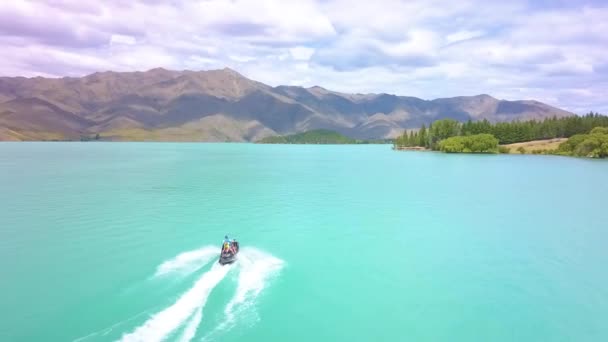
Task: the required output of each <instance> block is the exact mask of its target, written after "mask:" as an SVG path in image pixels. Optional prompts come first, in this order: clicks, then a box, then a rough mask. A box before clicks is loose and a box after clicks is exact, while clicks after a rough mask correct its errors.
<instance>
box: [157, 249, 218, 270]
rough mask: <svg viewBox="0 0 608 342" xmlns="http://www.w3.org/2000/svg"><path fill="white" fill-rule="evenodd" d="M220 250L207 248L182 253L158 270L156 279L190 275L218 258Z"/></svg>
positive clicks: (161, 265) (164, 263) (160, 266)
mask: <svg viewBox="0 0 608 342" xmlns="http://www.w3.org/2000/svg"><path fill="white" fill-rule="evenodd" d="M218 254H219V248H218V247H216V246H205V247H202V248H199V249H196V250H193V251H188V252H184V253H181V254H179V255H177V256H175V257H174V258H172V259H170V260H167V261H165V262H163V263H162V264H160V265H159V266H158V267H157V268H156V273H155V274H154V276H155V277H159V276H164V275H167V274H170V273H175V272H178V273H182V274H189V273H192V272H194V271H196V270H198V269H199V268H201V267H203V266H205V265H206V264H207V263H208V262H209V261H211V260H212V259H214V258H216V257H217V256H218Z"/></svg>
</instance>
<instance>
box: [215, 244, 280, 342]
mask: <svg viewBox="0 0 608 342" xmlns="http://www.w3.org/2000/svg"><path fill="white" fill-rule="evenodd" d="M284 264H285V262H284V261H283V260H281V259H279V258H276V257H274V256H272V255H270V254H268V253H265V252H263V251H261V250H259V249H256V248H251V247H247V248H244V249H243V250H242V251H241V252H240V253H239V260H238V268H239V277H238V284H237V288H236V292H235V294H234V296H233V297H232V298H231V299H230V301H229V302H228V304H227V305H226V307H225V309H224V315H225V319H224V321H223V322H222V323H221V324H220V325H219V326H217V327H216V328H215V329H214V330H213V331H212V332H211V333H209V334H208V335H207V336H206V337H205V338H204V340H211V339H212V336H213V334H214V333H218V332H221V331H223V330H226V329H229V328H231V327H232V326H233V325H234V324H236V316H237V315H238V314H239V313H243V312H245V311H247V310H250V309H251V308H252V306H253V305H254V304H255V301H256V298H257V297H258V295H259V294H260V293H261V292H262V290H264V288H265V287H266V286H267V285H268V282H269V280H270V278H271V277H272V276H274V275H276V274H277V273H278V272H279V271H280V270H281V269H282V268H283V266H284Z"/></svg>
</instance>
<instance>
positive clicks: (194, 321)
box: [179, 307, 203, 342]
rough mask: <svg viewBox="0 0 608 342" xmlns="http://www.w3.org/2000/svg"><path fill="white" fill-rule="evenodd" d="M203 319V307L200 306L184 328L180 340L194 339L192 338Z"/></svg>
mask: <svg viewBox="0 0 608 342" xmlns="http://www.w3.org/2000/svg"><path fill="white" fill-rule="evenodd" d="M202 319H203V308H202V307H200V308H198V309H197V310H196V312H195V313H194V315H192V317H191V318H190V321H189V322H188V325H186V328H185V329H184V333H183V334H182V336H181V337H180V339H179V341H180V342H188V341H190V340H192V338H193V337H194V336H195V335H196V330H197V329H198V325H199V324H200V323H201V320H202Z"/></svg>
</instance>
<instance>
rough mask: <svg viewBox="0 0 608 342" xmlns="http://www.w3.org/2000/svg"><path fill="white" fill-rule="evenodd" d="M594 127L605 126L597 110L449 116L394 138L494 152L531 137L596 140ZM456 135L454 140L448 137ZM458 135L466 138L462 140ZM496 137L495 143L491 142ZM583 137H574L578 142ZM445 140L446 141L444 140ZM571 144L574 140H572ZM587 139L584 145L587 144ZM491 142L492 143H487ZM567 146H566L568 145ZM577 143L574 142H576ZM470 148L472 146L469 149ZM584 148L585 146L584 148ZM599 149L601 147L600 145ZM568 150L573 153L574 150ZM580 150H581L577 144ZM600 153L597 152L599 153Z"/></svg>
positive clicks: (403, 144) (404, 144)
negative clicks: (529, 116) (498, 117)
mask: <svg viewBox="0 0 608 342" xmlns="http://www.w3.org/2000/svg"><path fill="white" fill-rule="evenodd" d="M595 127H600V131H601V129H602V128H601V127H608V116H605V115H600V114H598V113H593V112H591V113H589V114H586V115H584V116H577V115H575V116H568V117H564V118H555V117H553V118H547V119H544V120H530V121H513V122H499V123H494V124H492V123H490V122H489V121H488V120H482V121H475V122H473V121H471V120H469V121H467V122H465V123H460V122H458V121H456V120H452V119H442V120H437V121H435V122H433V123H432V124H431V125H430V126H429V127H428V128H427V127H426V126H425V125H423V126H422V127H421V128H420V129H419V130H418V131H416V132H415V131H413V130H410V131H409V132H408V131H405V132H404V133H403V135H401V136H399V137H397V138H396V139H395V141H394V145H395V147H396V148H411V147H424V148H427V149H433V150H440V151H445V152H492V153H495V152H497V151H498V150H499V149H498V144H503V145H504V144H512V143H518V142H526V141H532V140H542V139H553V138H569V137H574V136H577V135H585V136H586V138H584V139H590V140H589V141H597V139H601V138H597V135H598V134H601V133H597V132H599V131H596V133H595V135H593V134H592V133H590V134H591V135H593V137H589V136H588V135H589V134H587V133H589V132H591V130H592V129H594V128H595ZM452 137H459V138H458V139H451V140H448V139H450V138H452ZM460 137H468V139H463V138H460ZM489 137H493V138H495V139H496V145H495V146H494V145H493V142H494V140H491V139H489ZM580 139H583V138H576V139H575V141H576V142H577V141H579V140H580ZM446 140H447V141H446ZM573 144H574V142H573ZM589 144H591V142H588V143H587V144H586V145H585V146H591V145H589ZM491 145H492V146H491ZM568 146H570V145H568ZM577 146H578V145H577ZM471 147H475V148H474V149H471ZM584 150H585V151H586V149H584ZM600 150H601V148H600ZM569 151H570V152H566V151H563V153H564V154H565V153H572V155H577V154H575V152H574V149H572V150H569ZM580 151H581V153H582V151H583V149H582V147H581V150H580ZM600 154H601V153H600Z"/></svg>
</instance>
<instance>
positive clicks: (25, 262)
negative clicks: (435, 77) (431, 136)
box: [0, 143, 608, 341]
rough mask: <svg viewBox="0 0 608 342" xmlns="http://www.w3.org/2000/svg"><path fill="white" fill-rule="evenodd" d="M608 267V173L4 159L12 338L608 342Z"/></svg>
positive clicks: (116, 148) (177, 149) (4, 255)
mask: <svg viewBox="0 0 608 342" xmlns="http://www.w3.org/2000/svg"><path fill="white" fill-rule="evenodd" d="M225 233H229V234H231V236H234V237H236V238H237V239H239V241H240V242H241V246H242V251H241V253H240V258H239V261H238V262H237V263H235V264H233V265H231V266H224V267H222V266H219V265H218V264H217V257H218V251H219V245H220V243H221V241H222V239H223V236H224V235H225ZM607 265H608V162H606V161H596V160H586V159H575V158H564V157H553V156H522V155H447V154H439V153H428V152H427V153H425V152H395V151H392V150H391V149H390V146H387V145H369V146H294V145H291V146H281V145H253V144H170V143H2V144H0V340H1V341H74V340H77V341H115V340H122V341H141V340H144V341H160V340H166V341H188V340H193V341H279V340H283V341H607V340H608V266H607Z"/></svg>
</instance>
